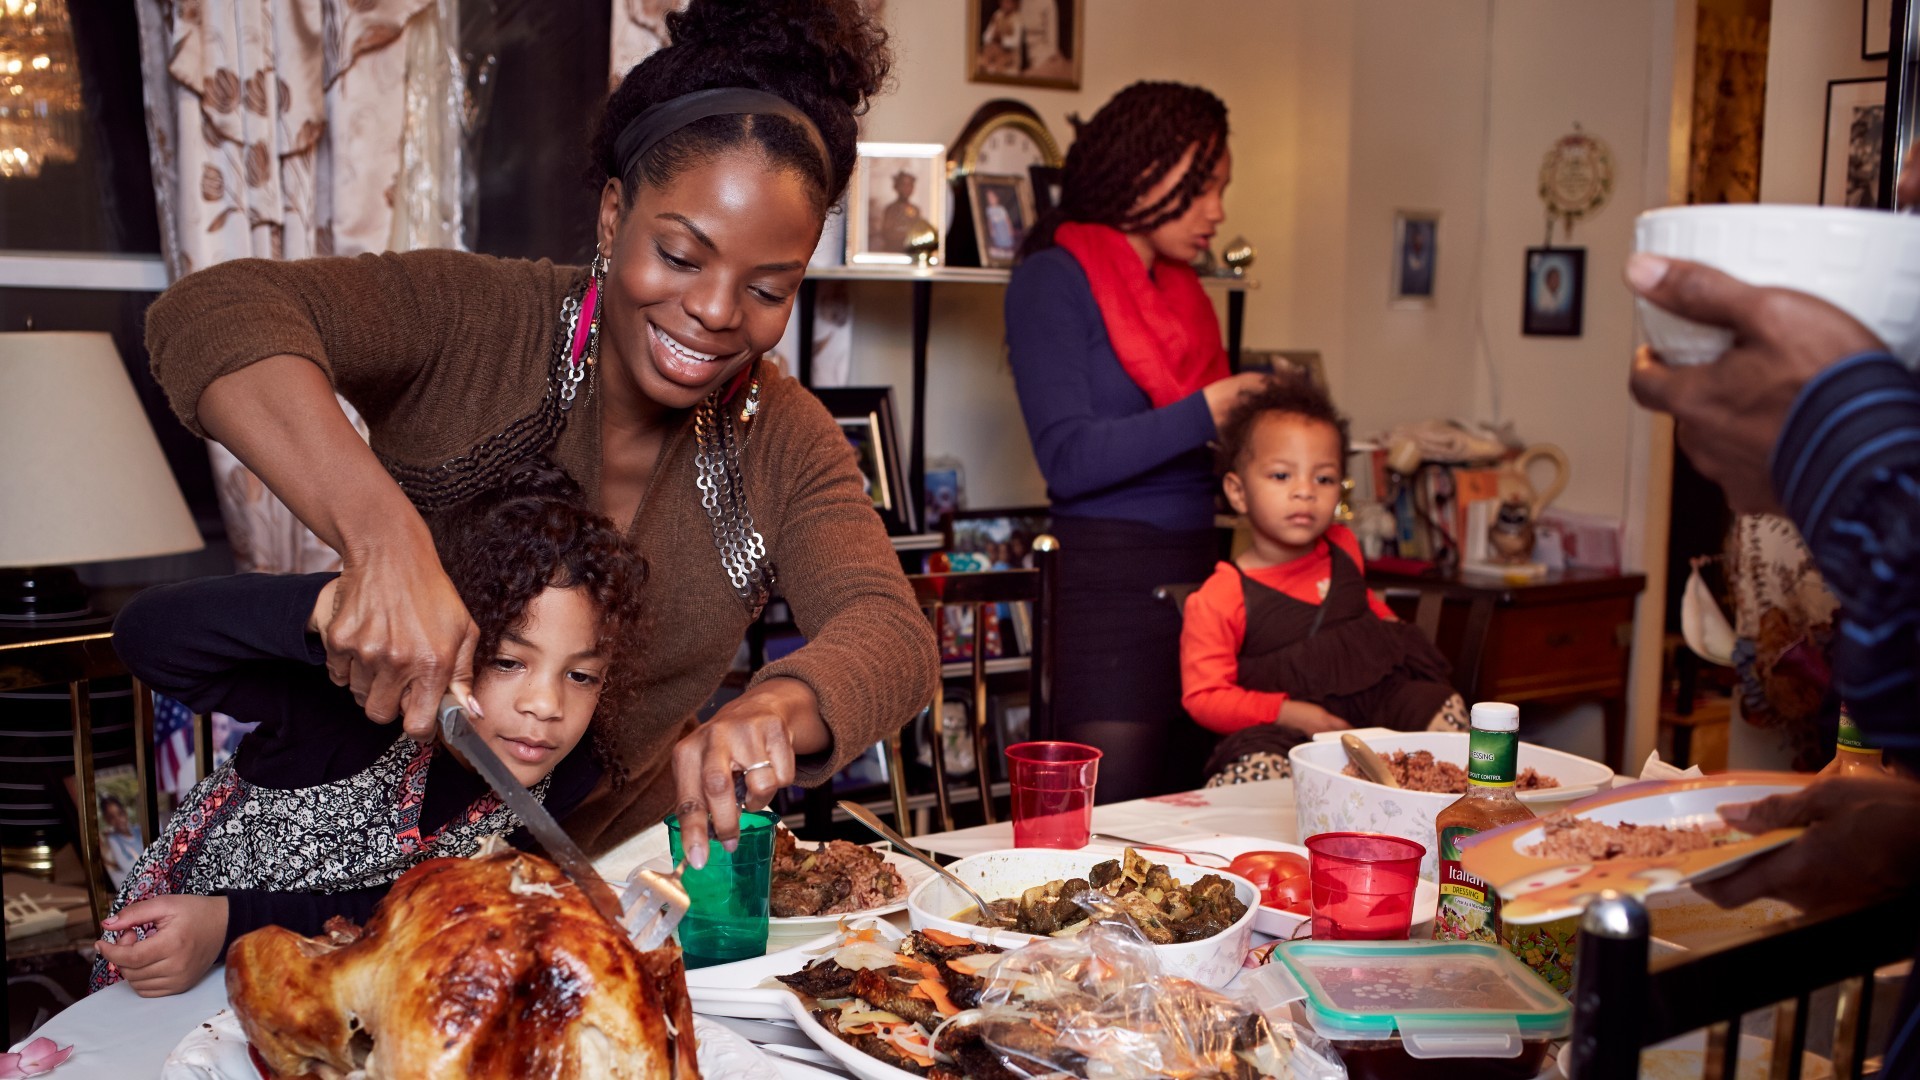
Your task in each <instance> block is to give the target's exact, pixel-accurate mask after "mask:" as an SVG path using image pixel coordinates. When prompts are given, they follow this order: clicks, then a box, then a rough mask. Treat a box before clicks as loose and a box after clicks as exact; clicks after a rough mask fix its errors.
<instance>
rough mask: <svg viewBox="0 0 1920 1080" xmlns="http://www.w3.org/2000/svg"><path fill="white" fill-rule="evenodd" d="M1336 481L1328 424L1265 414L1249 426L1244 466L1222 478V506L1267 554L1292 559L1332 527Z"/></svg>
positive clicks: (1335, 449)
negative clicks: (1232, 512) (1246, 527)
mask: <svg viewBox="0 0 1920 1080" xmlns="http://www.w3.org/2000/svg"><path fill="white" fill-rule="evenodd" d="M1340 477H1341V461H1340V432H1339V431H1337V430H1335V429H1334V426H1333V425H1332V424H1329V423H1326V422H1325V421H1322V420H1312V419H1308V418H1307V417H1304V416H1299V415H1297V414H1293V413H1269V414H1267V415H1265V416H1262V417H1260V418H1259V419H1257V420H1255V421H1254V424H1253V431H1252V432H1251V434H1250V436H1249V438H1248V440H1247V453H1246V459H1245V461H1244V462H1243V463H1242V464H1241V466H1240V467H1239V468H1237V469H1235V470H1234V471H1233V472H1230V473H1228V474H1227V476H1226V482H1225V486H1226V490H1227V501H1228V502H1230V503H1232V504H1233V508H1234V509H1235V510H1237V511H1239V512H1240V513H1241V514H1244V515H1246V518H1247V523H1248V525H1249V526H1251V527H1252V529H1253V533H1254V536H1255V538H1256V540H1261V541H1265V542H1266V544H1267V546H1268V547H1269V548H1271V549H1272V550H1271V551H1270V552H1268V554H1269V555H1272V556H1277V557H1279V558H1282V559H1295V558H1299V557H1300V556H1302V555H1305V554H1307V553H1308V552H1309V551H1311V550H1313V546H1314V544H1316V543H1318V542H1319V540H1320V537H1321V536H1323V535H1325V534H1326V531H1327V529H1328V527H1329V526H1331V525H1332V524H1333V512H1334V510H1335V509H1336V508H1337V507H1338V506H1339V505H1340Z"/></svg>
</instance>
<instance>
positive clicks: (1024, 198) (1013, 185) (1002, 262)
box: [965, 173, 1034, 269]
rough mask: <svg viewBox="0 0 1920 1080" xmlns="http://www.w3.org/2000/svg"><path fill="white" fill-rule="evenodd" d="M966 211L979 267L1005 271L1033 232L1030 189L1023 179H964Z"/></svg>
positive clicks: (974, 176)
mask: <svg viewBox="0 0 1920 1080" xmlns="http://www.w3.org/2000/svg"><path fill="white" fill-rule="evenodd" d="M965 182H966V193H967V209H968V212H969V213H970V214H971V215H972V218H973V235H974V238H975V241H976V243H977V244H978V245H979V251H980V265H981V266H990V267H995V268H999V269H1006V268H1009V267H1011V266H1012V265H1013V261H1014V259H1015V258H1016V257H1018V256H1019V254H1020V245H1022V244H1024V243H1025V242H1026V239H1027V233H1028V232H1030V231H1032V229H1033V222H1034V209H1033V187H1032V184H1031V181H1029V180H1028V179H1027V178H1026V177H1024V176H999V175H994V174H991V173H968V174H967V175H966V180H965Z"/></svg>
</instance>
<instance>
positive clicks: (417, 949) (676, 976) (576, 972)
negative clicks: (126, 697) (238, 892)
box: [227, 851, 700, 1080]
mask: <svg viewBox="0 0 1920 1080" xmlns="http://www.w3.org/2000/svg"><path fill="white" fill-rule="evenodd" d="M227 997H228V998H229V1000H230V1001H231V1003H232V1006H233V1011H234V1013H235V1014H236V1015H237V1016H238V1017H239V1020H240V1024H241V1027H242V1028H243V1029H245V1031H246V1034H247V1039H248V1040H249V1042H251V1044H252V1046H253V1049H254V1053H255V1055H256V1063H257V1064H260V1065H261V1066H263V1069H262V1071H263V1072H265V1073H266V1075H268V1076H269V1077H286V1078H293V1077H312V1078H319V1080H335V1078H346V1077H351V1078H354V1080H359V1078H362V1077H364V1078H365V1080H382V1078H402V1077H405V1078H413V1077H421V1078H447V1080H452V1078H455V1077H459V1078H463V1080H465V1078H472V1080H494V1078H498V1080H518V1078H522V1077H542V1078H546V1077H552V1078H575V1077H578V1078H582V1080H585V1078H589V1077H596V1078H597V1077H613V1078H633V1080H642V1078H644V1080H698V1077H699V1075H700V1074H699V1069H698V1066H697V1065H696V1064H695V1062H694V1042H693V1010H692V1006H691V1004H690V1003H689V1002H688V1000H687V980H686V971H685V969H684V968H683V967H682V966H681V961H680V950H679V948H678V947H677V946H675V945H672V944H668V945H667V946H666V947H665V948H661V949H656V950H654V951H653V952H650V953H641V952H640V951H638V950H637V949H635V948H634V947H633V944H632V942H630V941H629V940H628V939H627V937H626V935H625V934H624V933H622V932H621V931H620V930H618V929H617V928H615V927H614V926H612V925H611V924H609V923H608V922H607V921H606V920H605V919H604V918H602V917H601V916H600V914H599V913H598V912H597V911H595V910H594V908H593V906H592V904H590V903H589V902H588V901H587V898H586V897H585V895H583V894H582V893H581V892H580V890H579V889H578V888H576V887H575V886H574V885H573V883H572V882H570V881H568V880H567V878H566V876H565V875H564V874H562V873H561V872H560V870H559V868H558V867H556V866H554V865H553V864H552V863H549V862H547V861H546V860H544V859H540V858H537V857H535V856H532V855H527V854H523V853H520V852H513V851H507V852H502V853H497V854H492V855H485V856H481V857H477V858H473V859H432V860H429V861H427V862H424V863H421V864H420V865H419V866H416V867H414V868H413V869H412V870H409V871H407V873H406V874H405V875H403V876H402V877H401V878H400V880H399V881H397V882H395V883H394V886H393V891H392V892H390V893H388V894H387V898H386V899H385V900H384V901H382V902H381V904H380V906H379V907H378V908H377V909H376V910H375V912H374V915H373V918H372V919H371V920H369V921H368V923H367V925H366V927H365V928H364V929H355V928H353V927H351V926H350V925H348V924H345V923H344V921H343V920H337V921H336V923H335V924H334V925H333V926H330V927H329V933H328V934H327V935H325V936H322V937H317V938H308V937H302V936H300V935H299V934H296V933H293V932H292V931H290V930H286V929H283V928H281V927H277V926H270V927H266V928H264V929H261V930H256V931H254V932H253V933H250V934H247V935H245V936H244V937H241V938H240V939H239V940H237V941H235V942H234V943H233V946H232V948H231V949H229V950H228V951H227Z"/></svg>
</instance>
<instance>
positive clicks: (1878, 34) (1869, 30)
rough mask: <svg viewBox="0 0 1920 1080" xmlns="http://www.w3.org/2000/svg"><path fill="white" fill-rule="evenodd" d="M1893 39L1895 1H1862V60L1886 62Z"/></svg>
mask: <svg viewBox="0 0 1920 1080" xmlns="http://www.w3.org/2000/svg"><path fill="white" fill-rule="evenodd" d="M1892 39H1893V0H1860V59H1862V60H1885V59H1886V58H1887V53H1888V52H1890V51H1891V49H1890V46H1891V45H1892Z"/></svg>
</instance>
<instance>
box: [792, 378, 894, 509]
mask: <svg viewBox="0 0 1920 1080" xmlns="http://www.w3.org/2000/svg"><path fill="white" fill-rule="evenodd" d="M813 393H814V396H815V397H818V398H819V399H820V402H821V404H823V405H825V406H826V407H827V412H829V413H831V414H832V415H833V419H834V421H835V422H836V423H838V424H839V425H840V432H841V434H843V435H845V436H846V437H847V444H848V445H849V446H851V447H853V456H854V460H855V461H856V462H857V463H858V464H859V466H860V476H861V479H862V480H863V481H864V482H865V484H866V489H867V496H868V498H869V499H871V500H872V502H873V509H874V512H875V513H877V514H879V515H880V520H881V521H883V522H885V523H886V526H887V531H888V532H890V533H893V534H896V535H900V534H906V533H912V532H916V531H918V525H919V516H918V514H917V513H916V510H915V507H914V500H913V499H912V498H910V497H909V496H908V493H907V465H906V458H905V455H904V454H902V453H901V446H900V425H899V423H898V421H897V419H896V417H897V415H898V414H897V413H896V412H895V411H894V406H893V387H891V386H837V387H818V388H815V389H814V391H813Z"/></svg>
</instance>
